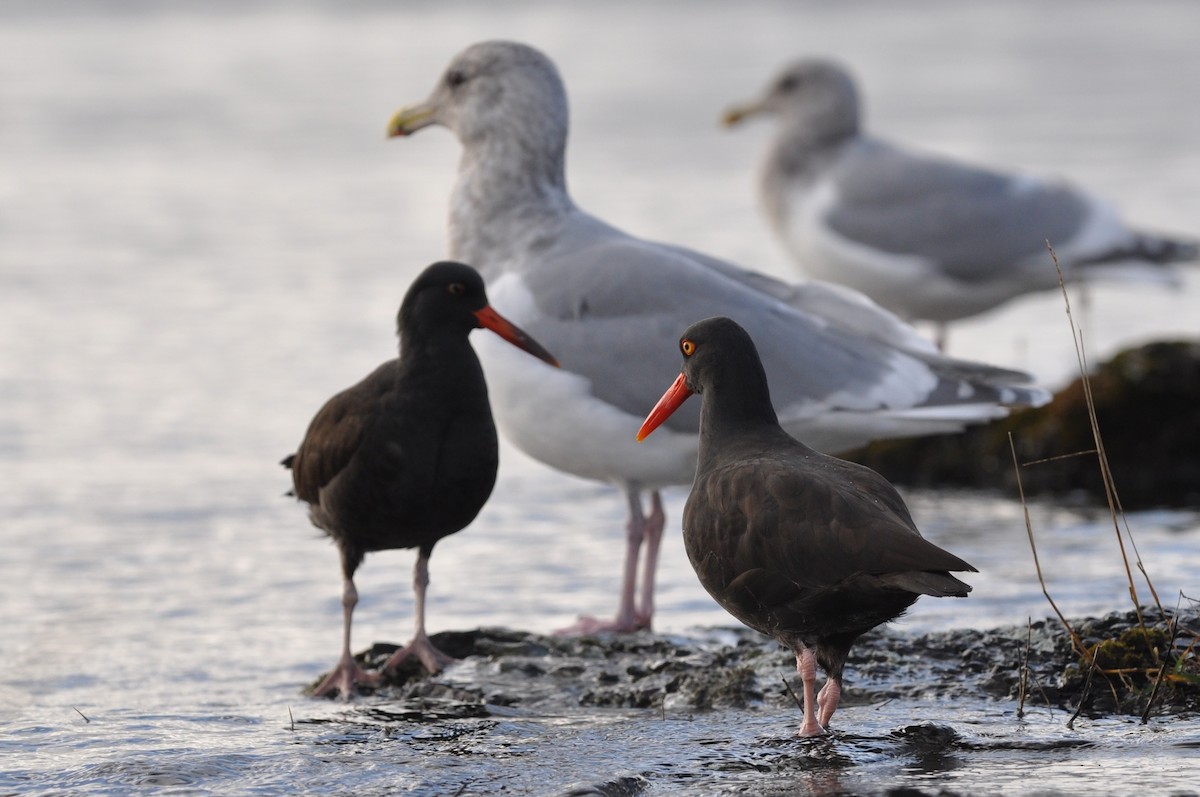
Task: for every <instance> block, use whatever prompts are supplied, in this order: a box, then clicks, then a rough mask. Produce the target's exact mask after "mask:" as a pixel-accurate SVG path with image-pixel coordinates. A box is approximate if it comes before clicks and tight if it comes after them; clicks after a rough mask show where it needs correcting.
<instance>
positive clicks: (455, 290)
mask: <svg viewBox="0 0 1200 797" xmlns="http://www.w3.org/2000/svg"><path fill="white" fill-rule="evenodd" d="M446 290H448V291H450V294H451V295H452V296H462V295H463V294H464V293H466V291H467V286H466V285H463V284H462V283H461V282H451V283H450V285H449V286H448V287H447V288H446Z"/></svg>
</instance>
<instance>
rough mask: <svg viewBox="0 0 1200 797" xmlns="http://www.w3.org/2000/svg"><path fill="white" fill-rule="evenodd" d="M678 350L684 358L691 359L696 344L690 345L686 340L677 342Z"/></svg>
mask: <svg viewBox="0 0 1200 797" xmlns="http://www.w3.org/2000/svg"><path fill="white" fill-rule="evenodd" d="M679 350H680V351H681V352H683V356H684V357H691V356H692V355H693V354H695V353H696V344H695V343H692V342H691V341H690V340H688V339H687V338H684V339H683V340H681V341H679Z"/></svg>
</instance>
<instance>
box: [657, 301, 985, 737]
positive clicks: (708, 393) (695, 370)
mask: <svg viewBox="0 0 1200 797" xmlns="http://www.w3.org/2000/svg"><path fill="white" fill-rule="evenodd" d="M679 348H680V351H682V352H683V357H684V361H683V373H681V374H680V375H679V377H678V378H677V379H676V380H675V383H674V384H673V385H671V387H670V389H668V390H667V392H666V393H665V394H663V397H662V398H661V399H660V400H659V402H658V404H657V405H656V406H655V407H654V409H653V410H652V411H651V412H650V415H649V417H647V418H646V422H645V423H644V424H643V425H642V428H641V430H640V431H639V432H638V434H637V439H638V440H639V441H640V440H642V439H643V438H645V437H646V435H648V434H650V433H651V432H652V431H654V429H655V428H656V427H657V426H658V425H659V424H661V423H662V422H663V421H665V420H666V419H667V417H668V416H669V415H670V414H671V413H672V412H674V411H675V409H676V408H677V407H679V405H680V404H682V403H683V402H684V400H686V399H687V397H688V396H690V395H691V394H692V393H701V394H703V396H704V402H703V404H702V406H701V410H700V461H699V464H698V465H697V468H696V479H695V482H694V483H693V485H692V492H691V494H690V495H689V496H688V500H687V505H686V507H685V508H684V513H683V539H684V545H685V547H686V548H687V553H688V558H689V559H690V560H691V562H692V567H694V568H695V570H696V575H698V576H699V577H700V583H701V584H703V585H704V588H705V589H706V590H708V592H709V594H710V595H712V596H713V597H714V598H715V599H716V601H717V603H719V604H721V606H722V608H724V609H725V610H726V611H727V612H729V613H730V614H732V615H733V616H734V617H736V618H737V619H738V620H741V621H742V622H743V623H745V624H746V625H748V626H750V627H751V628H754V629H756V630H758V631H761V632H762V633H764V634H767V635H769V636H773V637H775V638H776V639H778V640H779V641H780V642H781V643H783V644H784V645H786V646H787V647H788V648H790V649H791V650H792V651H794V652H795V654H796V669H797V670H798V671H799V673H800V678H801V679H802V680H803V682H804V723H803V724H802V725H801V726H800V731H799V735H801V736H816V735H819V734H821V733H824V732H825V728H827V727H828V726H829V719H830V717H832V716H833V712H834V710H835V709H836V708H837V704H838V698H839V696H840V694H841V681H842V668H843V666H844V665H845V663H846V656H847V655H848V654H849V652H850V646H851V645H852V644H853V643H854V640H856V639H857V638H858V637H859V636H861V635H862V634H863V633H865V632H866V631H869V630H870V629H872V628H874V627H875V626H877V625H880V624H881V623H885V622H887V621H888V620H892V619H895V618H896V617H897V616H899V615H900V614H901V613H902V612H903V611H904V610H905V609H907V608H908V607H909V606H911V605H912V604H913V602H915V601H916V599H917V597H918V596H920V595H936V596H939V597H941V596H946V595H954V596H957V597H965V596H966V594H967V593H968V592H970V591H971V587H970V586H968V585H967V584H964V583H963V582H962V581H959V580H958V579H957V578H955V577H954V576H952V575H950V573H949V572H948V571H951V570H955V571H963V570H969V571H974V570H975V568H973V567H971V565H969V564H967V563H966V562H964V561H963V560H962V559H959V558H958V557H957V556H955V555H954V554H951V553H948V552H947V551H944V550H942V549H941V548H939V547H937V546H936V545H934V544H933V543H931V542H928V541H927V540H925V539H924V538H922V537H921V534H920V533H919V532H918V531H917V527H916V526H915V525H913V521H912V518H911V517H910V516H909V513H908V508H907V507H906V506H905V505H904V501H903V500H902V499H901V498H900V495H899V494H898V493H897V492H896V490H895V488H893V487H892V485H891V484H890V483H888V481H887V480H886V479H884V478H883V477H882V476H880V475H879V474H878V473H876V472H875V471H873V470H871V469H869V468H865V467H862V466H861V465H856V464H854V463H851V462H846V461H844V460H840V459H837V458H835V457H830V456H826V455H825V454H821V453H819V452H817V451H814V450H812V449H811V448H809V447H808V446H806V445H804V444H803V443H801V442H799V441H797V440H796V439H794V438H792V437H790V436H789V435H788V434H787V432H785V431H784V430H783V429H782V428H781V427H780V425H779V421H778V419H777V418H776V416H775V410H774V409H773V408H772V406H771V396H770V393H769V391H768V389H767V376H766V373H765V371H764V370H763V366H762V362H761V361H760V360H759V358H758V350H757V349H756V348H755V346H754V342H753V341H752V340H751V339H750V336H749V335H748V334H747V333H746V331H745V330H744V329H742V328H741V327H740V326H738V325H737V324H736V323H734V322H733V321H731V320H730V319H728V318H710V319H708V320H706V321H701V322H699V323H697V324H693V325H692V326H691V327H689V328H688V330H687V331H686V332H685V333H684V335H683V338H681V339H680V342H679ZM818 664H820V665H821V668H822V669H824V670H825V673H826V675H827V676H828V680H827V681H826V682H825V686H824V687H823V688H822V689H821V692H820V694H819V695H818V696H816V697H815V698H814V684H815V682H816V677H817V676H816V668H817V665H818Z"/></svg>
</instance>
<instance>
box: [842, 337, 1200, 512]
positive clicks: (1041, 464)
mask: <svg viewBox="0 0 1200 797" xmlns="http://www.w3.org/2000/svg"><path fill="white" fill-rule="evenodd" d="M1094 370H1095V372H1094V374H1093V375H1092V377H1091V391H1092V398H1093V400H1094V402H1095V406H1096V419H1097V423H1098V425H1099V428H1100V435H1101V439H1102V440H1103V441H1104V449H1105V452H1106V454H1107V458H1108V462H1109V466H1110V467H1111V469H1112V474H1113V479H1114V481H1115V483H1116V485H1117V490H1118V493H1119V495H1120V498H1121V503H1122V504H1123V506H1124V508H1125V509H1138V508H1149V507H1163V506H1197V505H1200V342H1197V341H1173V342H1159V343H1151V344H1149V345H1146V346H1142V347H1140V348H1137V349H1130V350H1128V351H1124V352H1122V353H1120V354H1118V355H1117V356H1115V357H1114V358H1113V359H1112V360H1110V361H1109V362H1106V363H1104V364H1103V365H1100V366H1099V367H1098V368H1096V369H1094ZM1009 433H1011V434H1012V439H1013V442H1014V444H1015V446H1016V448H1017V459H1018V461H1020V462H1021V463H1028V464H1024V466H1023V467H1022V469H1021V482H1022V485H1023V487H1024V490H1025V494H1026V495H1030V496H1032V495H1039V494H1049V495H1056V496H1060V497H1065V498H1067V499H1070V500H1075V501H1080V500H1082V501H1086V502H1090V503H1104V502H1105V501H1106V498H1105V492H1104V483H1103V480H1102V476H1101V471H1100V467H1099V463H1098V459H1097V457H1096V455H1095V453H1085V454H1079V452H1094V450H1095V447H1096V446H1095V441H1094V438H1093V435H1092V427H1091V422H1090V420H1089V417H1088V411H1087V403H1086V401H1085V395H1084V385H1083V380H1082V379H1078V380H1076V381H1074V382H1072V383H1071V384H1070V385H1068V386H1067V387H1066V388H1064V389H1063V390H1062V391H1061V392H1060V393H1058V395H1056V396H1055V397H1054V400H1053V401H1052V402H1051V403H1050V404H1048V405H1046V406H1045V407H1039V408H1036V409H1029V410H1023V411H1020V412H1014V413H1013V414H1012V415H1010V416H1009V417H1008V418H1005V419H1003V420H1000V421H997V422H995V423H992V424H989V425H987V426H981V427H974V428H972V429H969V430H967V431H966V432H964V433H962V434H954V435H938V436H934V437H923V438H914V439H909V440H890V441H880V442H877V443H873V444H871V445H869V446H867V447H865V448H862V449H859V450H857V451H853V452H850V453H849V454H845V455H844V456H845V457H846V458H847V459H851V460H853V461H855V462H860V463H862V464H864V465H868V466H869V467H871V468H874V469H875V470H877V471H879V472H880V473H881V474H883V475H884V476H886V477H887V478H888V479H889V480H891V481H893V482H895V483H897V484H901V485H905V486H910V487H938V488H945V487H949V486H961V487H972V488H981V489H996V490H1003V491H1005V493H1008V494H1015V493H1016V489H1017V488H1016V475H1015V474H1014V471H1013V464H1012V453H1011V450H1010V448H1009V442H1008V440H1009V437H1008V436H1009ZM1072 455H1076V456H1072ZM1034 463H1036V464H1034Z"/></svg>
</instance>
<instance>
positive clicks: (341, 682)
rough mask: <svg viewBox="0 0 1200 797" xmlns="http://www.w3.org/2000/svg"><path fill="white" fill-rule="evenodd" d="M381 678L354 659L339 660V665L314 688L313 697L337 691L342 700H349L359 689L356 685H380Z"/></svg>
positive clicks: (324, 695)
mask: <svg viewBox="0 0 1200 797" xmlns="http://www.w3.org/2000/svg"><path fill="white" fill-rule="evenodd" d="M379 680H380V678H379V673H377V672H368V671H367V670H364V669H363V668H362V667H359V666H358V663H357V662H356V661H354V660H353V659H349V660H345V659H344V660H342V661H340V662H338V664H337V666H336V667H334V668H333V669H332V670H331V671H330V672H329V674H328V675H326V676H325V677H324V678H323V679H322V680H321V683H319V684H317V685H316V687H315V688H314V689H313V690H312V695H313V697H326V696H328V695H331V694H333V693H334V692H337V693H338V694H339V695H340V696H341V698H342V700H349V699H350V698H352V697H353V696H354V695H355V693H356V691H357V690H356V689H355V688H354V687H355V685H357V684H362V685H363V686H378V685H379Z"/></svg>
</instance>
